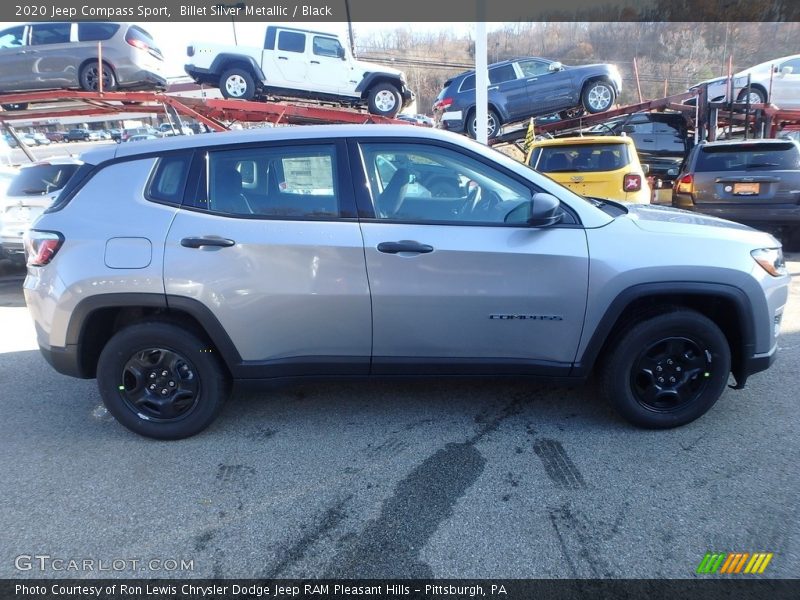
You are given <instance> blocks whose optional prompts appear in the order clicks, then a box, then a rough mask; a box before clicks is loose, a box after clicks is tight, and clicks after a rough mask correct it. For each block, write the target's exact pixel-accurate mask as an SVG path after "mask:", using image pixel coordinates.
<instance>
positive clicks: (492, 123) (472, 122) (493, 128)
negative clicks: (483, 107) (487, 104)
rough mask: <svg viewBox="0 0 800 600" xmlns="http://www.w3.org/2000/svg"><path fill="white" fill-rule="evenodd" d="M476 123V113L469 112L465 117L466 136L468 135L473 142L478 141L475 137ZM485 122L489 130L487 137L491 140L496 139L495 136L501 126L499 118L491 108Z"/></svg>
mask: <svg viewBox="0 0 800 600" xmlns="http://www.w3.org/2000/svg"><path fill="white" fill-rule="evenodd" d="M477 121H478V117H477V113H476V111H475V110H472V111H470V113H469V116H468V117H467V134H469V137H471V138H472V139H474V140H475V139H478V138H477V136H476V135H475V132H476V128H477V126H478V124H477ZM487 122H488V129H489V136H488V137H489V139H490V140H491V139H492V138H495V137H497V134H498V133H499V132H500V125H501V123H500V117H498V116H497V113H496V112H495V111H494V109H491V108H490V109H489V114H488V117H487Z"/></svg>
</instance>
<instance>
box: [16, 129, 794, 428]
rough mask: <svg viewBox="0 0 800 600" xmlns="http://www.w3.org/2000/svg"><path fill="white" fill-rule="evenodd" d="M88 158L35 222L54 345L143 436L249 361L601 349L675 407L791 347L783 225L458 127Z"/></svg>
mask: <svg viewBox="0 0 800 600" xmlns="http://www.w3.org/2000/svg"><path fill="white" fill-rule="evenodd" d="M351 150H352V151H351ZM84 159H85V161H86V164H85V165H84V166H82V167H80V169H79V171H78V173H76V174H75V175H74V176H73V178H72V180H71V181H70V184H68V187H67V188H65V189H64V190H63V191H62V193H61V194H60V195H59V197H58V200H57V201H56V202H55V203H54V204H53V205H52V206H51V208H50V210H48V211H47V212H46V213H45V214H43V215H42V216H41V217H40V218H39V220H38V221H37V222H36V227H35V228H34V229H32V230H30V231H29V232H28V235H27V236H26V248H27V256H28V262H27V265H28V275H27V278H26V280H25V283H24V292H25V299H26V302H27V304H28V307H29V309H30V312H31V315H32V317H33V319H34V321H35V324H36V332H37V339H38V342H39V346H40V348H41V350H42V353H43V355H44V356H45V358H46V359H47V360H48V361H49V362H50V364H51V365H52V366H53V367H54V368H55V369H57V370H58V371H60V372H62V373H65V374H68V375H72V376H75V377H84V378H92V377H96V378H97V381H98V387H99V390H100V394H101V396H102V398H103V402H104V403H105V405H106V407H107V408H108V410H109V412H110V413H111V414H112V415H114V417H116V418H117V420H118V421H119V422H120V423H122V424H123V425H124V426H126V427H128V428H129V429H131V430H132V431H135V432H137V433H140V434H142V435H146V436H150V437H155V438H165V439H175V438H182V437H187V436H190V435H193V434H196V433H198V432H199V431H201V430H203V429H204V428H205V427H207V426H208V425H209V424H210V423H211V422H212V421H213V420H214V419H215V418H216V416H217V415H218V414H219V412H220V410H221V409H222V406H223V404H224V402H225V399H226V397H227V395H228V391H229V389H230V387H229V386H230V383H231V381H232V380H237V379H248V380H250V381H255V380H259V379H270V378H275V377H284V376H292V377H304V376H310V377H313V376H320V375H324V376H328V377H331V376H337V375H338V376H346V377H354V376H363V377H366V376H377V377H380V376H386V375H401V374H421V373H424V374H427V375H429V376H430V375H434V376H442V377H443V376H448V375H450V376H452V375H462V376H463V375H472V376H497V375H510V374H513V375H516V376H520V375H537V376H555V377H558V378H561V379H562V380H568V381H581V380H584V379H585V378H587V377H588V376H589V374H590V373H591V372H592V371H593V370H594V369H595V368H596V367H597V366H598V365H601V366H599V367H598V370H599V376H600V380H601V386H600V389H601V390H602V392H603V395H604V396H605V397H606V398H607V399H608V400H609V401H610V402H612V403H613V404H614V405H615V406H616V407H617V409H618V410H619V411H620V413H621V414H622V415H624V416H625V417H626V418H627V419H629V420H630V421H631V422H633V423H636V424H637V425H640V426H644V427H652V428H666V427H675V426H678V425H682V424H685V423H688V422H690V421H692V420H694V419H696V418H698V417H699V416H700V415H702V414H704V413H705V412H706V411H708V410H709V409H710V408H711V407H712V406H713V405H714V404H715V402H716V401H717V399H718V398H719V397H720V395H721V394H722V393H723V391H726V390H727V387H728V377H729V375H730V373H733V375H734V377H735V379H736V383H737V389H738V388H739V387H741V386H742V385H744V383H745V381H746V380H747V378H748V377H749V376H750V375H752V374H753V373H756V372H758V371H761V370H764V369H766V368H768V367H769V366H770V364H771V363H772V362H773V360H774V359H775V356H776V352H777V349H778V340H777V338H778V333H779V324H780V319H781V316H782V314H783V310H784V305H785V303H786V300H787V297H788V292H789V283H790V278H789V276H788V274H787V272H786V268H785V265H784V263H783V256H782V251H781V247H780V244H779V243H778V242H777V240H775V238H773V237H772V236H770V235H769V234H766V233H763V232H758V231H755V230H752V229H749V228H747V227H745V226H743V225H739V224H735V223H728V222H725V221H721V220H718V219H713V218H710V217H704V216H701V215H691V214H688V213H686V212H682V211H675V210H673V209H671V208H667V207H650V206H640V205H632V204H626V205H621V204H618V203H616V202H608V201H606V202H599V201H593V200H587V199H584V198H582V197H580V196H577V195H575V194H574V193H573V192H571V191H570V190H568V189H566V188H564V187H562V186H561V185H559V184H557V183H555V182H554V181H552V180H551V179H549V178H547V177H545V176H544V175H541V174H539V173H537V172H535V171H533V170H532V169H529V168H528V167H526V166H525V165H522V164H520V163H518V162H516V161H514V160H513V159H511V158H510V157H507V156H505V155H503V154H501V153H499V152H497V151H495V150H492V149H490V148H487V147H484V146H482V145H481V144H478V143H475V142H472V141H469V140H465V139H464V138H463V137H459V136H453V135H451V134H447V133H444V132H441V131H438V130H434V129H428V128H418V127H398V126H396V125H383V126H382V125H366V126H349V125H336V126H307V127H278V128H274V129H255V130H252V131H231V132H225V133H217V134H215V135H211V136H191V137H189V136H176V137H173V138H168V139H162V140H158V142H141V143H138V144H123V145H121V146H117V147H99V148H97V149H95V150H93V151H91V152H88V153H86V154H84ZM387 163H392V164H393V165H395V166H396V165H405V164H409V165H413V164H429V165H436V166H438V167H440V168H442V169H445V170H447V171H449V172H452V173H455V174H457V176H458V179H459V181H460V182H461V184H462V186H461V189H466V190H468V193H467V194H466V195H464V196H462V195H461V194H460V193H458V194H456V195H453V196H433V195H432V194H430V193H429V191H428V190H425V189H424V186H415V185H412V184H413V181H412V179H413V177H414V174H413V172H412V171H411V170H409V169H408V168H406V167H404V166H402V167H398V168H397V169H396V170H393V169H387V168H386V164H387ZM73 182H74V183H73ZM109 194H111V195H113V196H114V201H113V202H110V201H109ZM267 230H269V235H265V231H267ZM645 309H646V310H645ZM600 357H602V362H600V361H599V360H598V359H599V358H600ZM728 393H730V392H728Z"/></svg>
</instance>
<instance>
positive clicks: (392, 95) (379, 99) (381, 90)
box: [367, 83, 403, 117]
mask: <svg viewBox="0 0 800 600" xmlns="http://www.w3.org/2000/svg"><path fill="white" fill-rule="evenodd" d="M402 102H403V98H402V96H400V90H398V89H397V87H396V86H394V85H392V84H391V83H379V84H378V85H376V86H375V87H374V88H372V89H371V90H370V92H369V99H368V100H367V109H368V110H369V112H370V114H373V115H379V116H381V117H394V116H395V115H396V114H397V113H399V112H400V108H401V105H402Z"/></svg>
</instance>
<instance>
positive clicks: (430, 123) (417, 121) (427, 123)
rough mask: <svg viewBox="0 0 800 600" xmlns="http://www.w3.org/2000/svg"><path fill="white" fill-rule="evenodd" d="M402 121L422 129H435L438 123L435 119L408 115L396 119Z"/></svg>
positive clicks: (400, 115)
mask: <svg viewBox="0 0 800 600" xmlns="http://www.w3.org/2000/svg"><path fill="white" fill-rule="evenodd" d="M395 118H396V119H399V120H400V121H407V122H408V123H413V124H414V125H419V126H421V127H434V126H435V125H436V123H435V122H434V120H433V119H431V118H430V117H428V116H425V115H419V114H416V115H406V114H399V115H397V116H396V117H395Z"/></svg>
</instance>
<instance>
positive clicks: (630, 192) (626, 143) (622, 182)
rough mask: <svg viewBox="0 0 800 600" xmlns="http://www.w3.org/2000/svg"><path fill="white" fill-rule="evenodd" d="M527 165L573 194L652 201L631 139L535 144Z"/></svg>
mask: <svg viewBox="0 0 800 600" xmlns="http://www.w3.org/2000/svg"><path fill="white" fill-rule="evenodd" d="M527 164H528V165H529V166H530V167H531V168H533V169H535V170H536V171H539V172H540V173H544V174H545V175H547V176H548V177H550V178H551V179H553V180H554V181H557V182H558V183H560V184H561V185H563V186H566V187H568V188H569V189H571V190H572V191H573V192H575V193H577V194H580V195H582V196H589V197H592V198H604V199H608V200H618V201H622V202H637V203H640V204H648V203H649V202H650V193H651V191H650V187H649V186H648V185H647V180H646V179H645V170H644V169H643V168H642V166H641V165H640V164H639V157H638V155H637V154H636V146H634V144H633V140H632V139H631V138H629V137H618V136H584V137H570V138H557V139H551V140H539V141H535V142H534V143H533V145H532V146H531V150H530V152H529V153H528V157H527Z"/></svg>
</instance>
